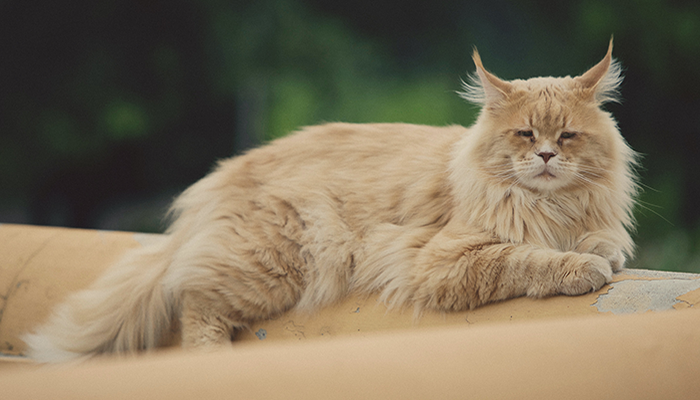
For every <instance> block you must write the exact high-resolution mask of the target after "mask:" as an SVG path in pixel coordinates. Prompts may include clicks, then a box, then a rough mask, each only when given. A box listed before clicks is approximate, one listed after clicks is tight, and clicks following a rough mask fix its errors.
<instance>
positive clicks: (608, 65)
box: [574, 38, 623, 105]
mask: <svg viewBox="0 0 700 400" xmlns="http://www.w3.org/2000/svg"><path fill="white" fill-rule="evenodd" d="M612 49H613V40H612V38H610V44H609V45H608V53H607V54H606V55H605V57H603V59H602V60H601V61H600V62H599V63H598V64H596V65H595V66H593V68H591V69H589V70H588V71H586V72H585V73H584V74H583V75H581V76H578V77H576V78H574V80H575V81H577V82H578V83H579V84H580V85H581V88H582V89H583V94H584V95H585V96H588V97H590V98H591V99H592V100H594V101H595V102H596V103H597V104H599V105H602V104H604V103H608V102H619V101H620V92H619V88H620V84H621V83H622V78H623V77H622V67H620V63H618V62H617V61H616V60H615V59H614V58H613V57H612Z"/></svg>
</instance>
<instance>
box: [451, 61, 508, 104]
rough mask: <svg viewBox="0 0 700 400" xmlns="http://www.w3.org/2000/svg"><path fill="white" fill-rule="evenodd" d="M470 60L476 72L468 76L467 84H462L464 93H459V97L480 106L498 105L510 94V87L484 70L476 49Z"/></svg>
mask: <svg viewBox="0 0 700 400" xmlns="http://www.w3.org/2000/svg"><path fill="white" fill-rule="evenodd" d="M472 59H473V60H474V64H475V65H476V72H475V73H472V74H470V75H469V81H468V82H462V88H463V89H464V91H462V92H460V96H462V97H463V98H464V99H466V100H467V101H470V102H472V103H474V104H479V105H482V106H496V105H498V104H499V103H501V102H502V101H503V100H504V99H505V98H506V97H507V96H508V93H510V92H511V90H512V85H511V84H510V83H509V82H506V81H503V80H501V79H500V78H498V77H497V76H496V75H494V74H492V73H490V72H489V71H487V70H486V68H484V64H482V63H481V56H479V52H478V51H477V50H476V48H474V53H473V54H472Z"/></svg>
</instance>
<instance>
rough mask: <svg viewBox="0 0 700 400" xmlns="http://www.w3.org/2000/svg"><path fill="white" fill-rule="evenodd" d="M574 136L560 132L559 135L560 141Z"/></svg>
mask: <svg viewBox="0 0 700 400" xmlns="http://www.w3.org/2000/svg"><path fill="white" fill-rule="evenodd" d="M574 136H576V133H575V132H562V133H561V135H559V137H560V138H561V139H571V138H572V137H574Z"/></svg>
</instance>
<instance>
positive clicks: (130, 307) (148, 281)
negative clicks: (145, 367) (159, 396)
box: [22, 238, 178, 362]
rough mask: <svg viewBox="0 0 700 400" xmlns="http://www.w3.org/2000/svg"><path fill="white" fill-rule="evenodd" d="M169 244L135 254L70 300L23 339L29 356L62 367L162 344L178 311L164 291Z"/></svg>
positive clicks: (166, 289)
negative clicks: (64, 363)
mask: <svg viewBox="0 0 700 400" xmlns="http://www.w3.org/2000/svg"><path fill="white" fill-rule="evenodd" d="M163 239H165V238H163ZM166 242H167V240H163V243H158V244H154V245H151V246H146V247H144V248H142V249H138V250H135V251H134V252H132V253H131V254H129V255H128V256H127V257H126V258H124V259H123V260H122V261H120V262H119V263H117V264H115V265H114V266H112V267H111V268H110V269H108V270H107V271H106V273H105V274H104V275H103V276H102V277H100V278H99V279H98V280H97V281H96V282H95V283H93V284H92V286H90V287H89V288H88V289H86V290H83V291H80V292H77V293H75V294H74V295H72V296H70V297H69V298H68V299H67V301H65V302H64V303H63V304H61V305H60V306H59V307H58V308H57V309H56V310H55V311H54V312H53V315H52V316H51V317H50V318H49V320H48V322H47V323H46V324H45V325H43V326H41V327H39V329H38V330H37V331H36V332H34V333H31V334H28V335H26V336H24V337H23V338H22V339H23V340H24V342H25V343H26V344H27V346H28V351H27V354H28V356H29V357H31V358H33V359H35V360H37V361H40V362H61V361H68V360H73V359H79V358H88V357H91V356H93V355H95V354H99V353H132V352H135V351H137V350H143V349H149V348H153V347H156V346H158V345H159V344H161V342H162V340H163V339H164V337H165V336H166V334H167V333H169V332H170V326H171V323H172V320H173V316H174V314H175V312H176V307H177V306H178V305H177V300H176V299H175V298H174V296H173V291H172V289H171V288H166V287H164V286H163V279H162V278H163V275H164V274H165V272H166V270H167V268H168V265H169V262H170V261H169V259H170V257H169V256H168V250H167V243H166Z"/></svg>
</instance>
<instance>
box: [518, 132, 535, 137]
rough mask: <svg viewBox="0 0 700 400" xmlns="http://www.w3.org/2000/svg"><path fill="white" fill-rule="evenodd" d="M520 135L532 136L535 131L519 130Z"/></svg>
mask: <svg viewBox="0 0 700 400" xmlns="http://www.w3.org/2000/svg"><path fill="white" fill-rule="evenodd" d="M518 136H523V137H532V136H533V133H532V131H518Z"/></svg>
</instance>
